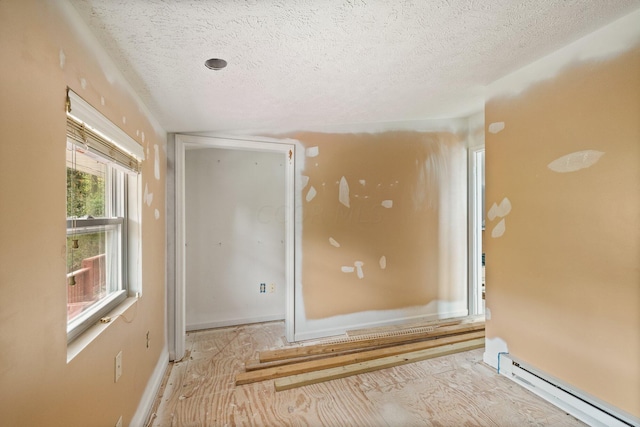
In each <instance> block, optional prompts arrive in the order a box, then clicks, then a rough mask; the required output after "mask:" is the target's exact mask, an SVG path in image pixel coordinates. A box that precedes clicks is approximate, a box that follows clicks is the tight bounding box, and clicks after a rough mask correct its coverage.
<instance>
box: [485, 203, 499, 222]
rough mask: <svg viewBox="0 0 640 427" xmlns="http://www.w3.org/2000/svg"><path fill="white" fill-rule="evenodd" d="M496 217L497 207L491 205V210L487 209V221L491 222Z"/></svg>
mask: <svg viewBox="0 0 640 427" xmlns="http://www.w3.org/2000/svg"><path fill="white" fill-rule="evenodd" d="M497 216H498V205H496V204H495V203H494V204H493V205H491V208H489V212H487V218H489V221H493V220H494V219H496V217H497Z"/></svg>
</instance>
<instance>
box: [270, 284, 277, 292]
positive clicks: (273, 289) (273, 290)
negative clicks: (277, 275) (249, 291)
mask: <svg viewBox="0 0 640 427" xmlns="http://www.w3.org/2000/svg"><path fill="white" fill-rule="evenodd" d="M275 291H276V284H275V283H270V284H269V293H270V294H272V293H274V292H275Z"/></svg>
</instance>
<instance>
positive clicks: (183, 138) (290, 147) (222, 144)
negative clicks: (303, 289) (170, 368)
mask: <svg viewBox="0 0 640 427" xmlns="http://www.w3.org/2000/svg"><path fill="white" fill-rule="evenodd" d="M190 147H200V148H202V147H211V148H226V149H233V150H245V151H255V152H271V153H281V154H282V155H283V156H285V160H286V161H285V162H284V165H285V189H284V191H285V336H286V338H287V340H289V341H293V339H294V330H295V329H294V318H295V316H294V301H295V298H294V297H295V295H294V291H295V286H294V284H295V275H294V274H295V269H294V267H295V200H294V196H295V192H294V189H295V185H294V183H295V158H296V151H295V144H292V143H291V140H278V139H272V138H252V139H250V140H249V139H241V138H237V139H236V138H235V137H217V136H201V135H185V134H175V159H174V168H175V169H174V170H175V206H174V207H175V286H174V289H173V292H168V305H169V306H170V307H172V308H173V311H172V313H173V316H170V318H169V324H168V328H169V337H170V341H173V342H169V347H170V349H171V347H173V351H172V352H170V353H171V355H172V356H173V358H172V360H180V359H182V357H184V354H185V338H186V306H185V304H186V297H185V295H186V292H185V289H186V288H185V286H186V258H185V256H186V250H185V245H186V229H185V219H186V217H185V151H186V150H187V149H188V148H190ZM171 338H173V340H171Z"/></svg>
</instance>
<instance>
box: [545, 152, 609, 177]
mask: <svg viewBox="0 0 640 427" xmlns="http://www.w3.org/2000/svg"><path fill="white" fill-rule="evenodd" d="M603 154H604V153H603V152H602V151H596V150H584V151H576V152H575V153H570V154H567V155H565V156H562V157H559V158H557V159H555V160H554V161H552V162H551V163H549V164H548V165H547V167H548V168H549V169H551V170H552V171H554V172H558V173H567V172H575V171H578V170H580V169H586V168H590V167H591V166H593V165H595V164H596V163H598V161H599V160H600V158H601V157H602V155H603Z"/></svg>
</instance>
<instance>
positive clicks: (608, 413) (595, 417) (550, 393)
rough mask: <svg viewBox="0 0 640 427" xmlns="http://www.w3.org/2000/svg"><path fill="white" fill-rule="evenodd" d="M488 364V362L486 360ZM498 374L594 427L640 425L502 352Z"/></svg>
mask: <svg viewBox="0 0 640 427" xmlns="http://www.w3.org/2000/svg"><path fill="white" fill-rule="evenodd" d="M485 362H487V360H485ZM498 364H499V370H498V373H499V374H501V375H504V376H506V377H507V378H509V379H510V380H512V381H514V382H516V383H518V384H519V385H521V386H522V387H524V388H526V389H527V390H529V391H531V392H533V393H535V394H537V395H538V396H540V397H542V398H543V399H545V400H547V401H549V402H551V403H552V404H553V405H555V406H557V407H558V408H560V409H562V410H563V411H565V412H567V413H568V414H571V415H573V416H574V417H576V418H577V419H579V420H580V421H583V422H585V423H587V424H589V425H590V426H593V427H630V426H640V419H638V418H636V417H634V416H632V415H630V414H627V413H624V412H623V411H621V410H619V409H617V408H612V407H611V406H610V405H607V404H606V403H604V402H602V401H600V400H599V399H597V398H595V397H592V396H588V395H587V394H586V393H583V392H580V391H578V390H575V389H574V388H572V387H570V386H568V385H566V384H564V383H563V382H562V381H560V380H557V379H555V378H552V377H550V376H548V375H546V374H544V373H542V372H540V371H537V370H536V369H534V368H531V367H528V366H525V365H524V364H522V363H521V362H519V361H517V360H515V359H514V358H513V357H512V356H510V355H509V354H506V353H502V354H501V355H500V357H499V361H498Z"/></svg>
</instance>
